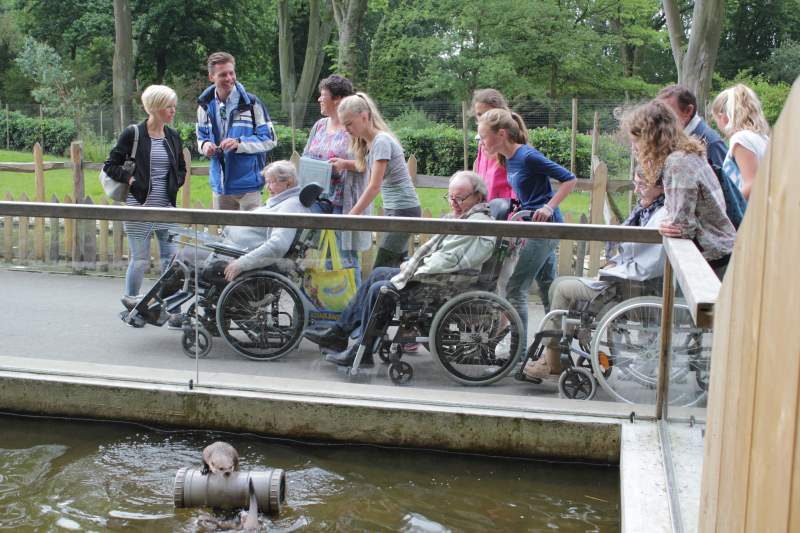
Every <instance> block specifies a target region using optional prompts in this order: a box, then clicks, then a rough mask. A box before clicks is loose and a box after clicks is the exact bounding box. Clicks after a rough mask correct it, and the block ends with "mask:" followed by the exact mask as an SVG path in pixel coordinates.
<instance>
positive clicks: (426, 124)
mask: <svg viewBox="0 0 800 533" xmlns="http://www.w3.org/2000/svg"><path fill="white" fill-rule="evenodd" d="M389 122H390V125H391V127H392V129H393V130H401V129H406V128H407V129H425V128H431V127H434V126H436V125H437V123H436V122H435V121H433V120H431V118H430V117H429V116H428V115H426V114H425V112H424V111H423V110H421V109H413V108H412V109H408V110H406V111H403V112H402V113H400V114H399V115H398V116H397V117H395V118H393V119H392V120H390V121H389Z"/></svg>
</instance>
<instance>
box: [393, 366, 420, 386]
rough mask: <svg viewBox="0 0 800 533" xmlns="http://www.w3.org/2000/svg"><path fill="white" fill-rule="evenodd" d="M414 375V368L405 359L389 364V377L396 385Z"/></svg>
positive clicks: (409, 379)
mask: <svg viewBox="0 0 800 533" xmlns="http://www.w3.org/2000/svg"><path fill="white" fill-rule="evenodd" d="M413 377H414V369H413V368H412V367H411V365H410V364H408V363H406V362H405V361H397V362H395V363H392V364H391V365H389V379H391V380H392V383H394V384H396V385H405V384H406V383H408V382H409V381H411V378H413Z"/></svg>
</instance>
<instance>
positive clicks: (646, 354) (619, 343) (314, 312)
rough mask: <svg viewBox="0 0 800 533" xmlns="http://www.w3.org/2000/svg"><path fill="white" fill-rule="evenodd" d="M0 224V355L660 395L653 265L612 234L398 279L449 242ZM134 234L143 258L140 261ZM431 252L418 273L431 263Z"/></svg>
mask: <svg viewBox="0 0 800 533" xmlns="http://www.w3.org/2000/svg"><path fill="white" fill-rule="evenodd" d="M0 215H2V213H0ZM38 220H41V219H38ZM388 220H389V222H391V219H388ZM2 222H3V230H2V232H0V237H2V240H0V251H3V252H4V255H3V265H2V268H0V285H2V287H3V289H4V293H5V294H8V295H9V297H10V298H11V299H9V300H8V301H15V302H19V303H18V304H17V305H15V306H13V307H12V306H4V309H3V311H2V314H3V315H4V316H0V323H3V324H6V325H7V326H6V327H5V328H4V329H5V330H6V332H7V334H6V342H4V350H3V355H14V356H22V357H26V358H31V359H36V358H39V359H48V358H55V359H63V360H75V361H83V362H91V363H102V364H105V365H127V366H144V367H150V368H156V369H166V370H171V371H176V372H179V373H180V376H181V379H183V378H184V377H185V378H187V379H189V378H193V379H195V381H198V378H200V379H199V381H203V374H204V373H206V372H208V373H209V375H210V374H211V373H215V374H219V373H226V374H230V375H233V376H240V377H242V382H243V383H244V382H247V380H248V379H249V378H252V377H256V376H263V377H267V378H292V379H299V380H312V381H318V382H320V383H321V384H320V389H321V390H325V385H323V384H322V383H325V384H327V383H330V382H339V383H352V384H354V385H365V384H366V385H384V386H392V387H394V386H399V385H404V386H410V387H416V388H425V389H437V390H456V391H465V392H466V391H468V392H470V393H473V394H481V395H497V394H501V395H502V394H506V395H513V396H525V397H535V398H542V399H548V398H559V397H560V398H574V399H578V400H595V401H611V402H624V403H633V404H644V405H653V404H654V402H655V398H656V383H657V373H658V360H659V358H658V356H659V342H660V341H659V339H660V335H659V332H660V327H661V316H662V301H661V297H660V294H661V288H662V279H661V278H660V277H655V278H653V279H650V280H648V281H631V280H627V281H621V280H619V279H617V280H615V279H614V278H613V275H614V272H616V273H617V274H619V270H616V271H615V270H614V269H613V268H612V269H611V270H602V267H604V266H609V265H607V263H608V262H609V260H610V259H613V256H615V255H616V254H617V253H618V252H619V248H618V245H619V243H609V242H600V241H585V240H571V241H570V240H562V241H560V242H559V241H547V240H539V242H540V244H541V243H544V244H541V246H542V248H541V250H539V251H537V252H536V253H528V252H525V251H524V246H523V247H519V246H520V244H521V241H520V240H519V239H517V238H501V239H496V238H494V237H488V236H487V237H480V236H475V237H474V240H473V241H472V242H473V244H472V245H471V246H474V247H477V248H480V247H483V248H485V250H484V251H483V252H480V253H484V255H486V256H487V257H489V259H488V260H487V261H486V262H485V263H483V264H482V266H481V267H480V268H478V267H477V266H475V265H472V267H473V268H462V267H459V268H457V269H456V270H455V271H452V272H448V273H445V274H428V275H415V276H412V277H410V278H407V277H405V276H403V275H401V274H399V270H398V267H399V266H400V264H401V263H403V262H404V261H408V259H404V258H406V257H416V256H414V253H415V252H417V251H419V250H423V251H424V250H428V248H429V247H432V249H433V250H437V249H439V248H441V247H443V246H447V245H448V244H447V243H443V242H442V239H441V238H440V237H438V236H436V235H435V234H416V233H414V234H409V233H403V232H384V233H381V232H373V231H366V230H362V231H358V230H333V229H319V228H318V229H297V230H295V229H293V228H272V229H268V228H264V227H249V226H228V227H223V226H220V225H216V226H215V225H208V224H202V225H201V224H178V223H166V222H165V223H160V222H159V223H155V225H154V223H147V222H139V223H136V224H138V225H139V227H138V228H137V225H136V224H133V225H130V223H125V222H121V221H108V220H73V219H64V218H46V219H44V222H43V223H39V222H38V221H37V220H34V219H33V218H28V219H26V217H18V216H13V217H12V216H3V217H2ZM40 226H43V228H44V231H43V233H37V232H41V230H40V229H37V228H40ZM142 227H144V230H142ZM138 230H142V231H145V237H147V236H150V242H149V245H148V244H146V243H145V244H142V242H144V241H142V238H141V237H142V235H141V234H137V233H136V232H137V231H138ZM167 232H170V233H171V234H172V235H171V237H170V242H169V243H167V245H166V246H165V249H164V251H163V253H162V252H161V251H160V249H159V246H158V243H159V240H160V239H159V237H165V235H166V234H167ZM132 234H133V235H134V238H135V239H136V240H135V241H134V248H135V249H136V250H133V251H134V252H137V250H138V253H139V254H140V256H141V257H142V258H143V259H142V260H141V261H140V262H134V266H132V263H131V262H130V255H131V252H132V248H131V238H130V235H132ZM153 236H155V238H153ZM277 242H279V243H280V246H278V245H277V244H275V243H277ZM42 243H43V246H42ZM265 243H266V244H265ZM270 243H273V244H270ZM148 246H149V247H148ZM537 246H539V245H537ZM551 246H554V247H555V248H554V253H553V254H552V255H551V254H549V250H550V249H551ZM639 246H656V247H658V246H660V245H656V244H640V245H639ZM42 247H43V248H44V251H45V252H46V253H44V254H43V255H40V254H39V253H38V251H41V249H42ZM520 249H521V250H523V251H522V252H521V253H520V252H519V250H520ZM9 250H10V251H9ZM275 250H281V252H280V253H281V254H282V256H281V257H280V258H276V257H275V253H277V252H276V251H275ZM421 253H422V252H421ZM470 253H472V252H470ZM517 254H520V257H521V259H519V258H518V256H517ZM537 254H538V255H537ZM542 254H543V255H542ZM429 255H430V254H428V255H426V256H425V257H426V259H425V260H424V261H423V260H421V261H420V263H419V265H422V270H421V271H425V270H426V269H433V270H434V271H435V269H436V268H441V266H442V265H439V266H438V267H433V268H432V267H431V264H430V263H427V262H428V257H429ZM173 256H174V257H173ZM537 257H538V259H537ZM542 257H547V258H548V259H547V261H545V262H544V263H543V264H542V263H541V261H543V259H541V258H542ZM442 258H444V259H447V256H446V254H441V255H440V256H439V257H438V258H437V260H443V259H442ZM417 259H419V257H417ZM450 259H452V256H451V257H450ZM461 259H463V257H462V258H461ZM461 259H459V260H461ZM412 261H414V259H412ZM535 261H539V263H535ZM376 265H378V266H376ZM419 265H418V266H419ZM535 265H541V267H540V266H535ZM611 266H613V265H611ZM136 268H138V269H143V270H146V274H145V278H144V279H143V280H142V281H141V284H140V285H136V284H135V285H136V286H131V282H130V281H126V273H127V272H128V271H129V270H130V269H134V270H135V269H136ZM445 270H446V268H445ZM451 270H452V269H451ZM598 270H599V272H600V274H602V275H603V276H604V277H603V278H602V279H598ZM162 271H163V273H162ZM56 272H58V273H66V274H69V275H66V276H65V275H55V273H56ZM609 273H610V275H611V276H612V277H608V276H609ZM130 277H131V276H130V275H128V278H130ZM579 278H583V279H579ZM359 287H360V288H359ZM526 289H527V290H526ZM681 302H682V300H681V297H680V295H679V296H678V298H677V299H676V300H675V305H674V308H673V313H672V314H673V334H672V335H673V337H672V350H673V351H672V355H673V356H672V366H671V369H672V370H671V372H672V373H671V376H670V403H671V404H672V405H674V406H703V405H704V402H705V388H706V387H707V374H708V355H709V354H710V338H711V334H710V332H709V331H707V330H699V329H698V328H695V327H694V326H693V325H692V323H691V316H690V314H689V313H688V311H687V309H686V307H685V306H684V305H683V304H682V303H681ZM546 305H548V306H549V310H546V308H545V307H546ZM370 309H372V310H375V312H374V313H370V312H369V310H370ZM534 360H536V361H534ZM545 362H546V365H545ZM537 367H540V368H537ZM541 367H544V370H542V368H541ZM548 371H549V372H552V375H548ZM474 385H479V386H478V387H476V386H474ZM354 390H355V389H354ZM577 405H578V404H576V408H579V407H577Z"/></svg>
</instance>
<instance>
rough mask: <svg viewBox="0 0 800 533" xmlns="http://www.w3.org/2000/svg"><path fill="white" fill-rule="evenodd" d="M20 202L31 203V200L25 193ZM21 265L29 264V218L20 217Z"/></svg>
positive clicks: (20, 197)
mask: <svg viewBox="0 0 800 533" xmlns="http://www.w3.org/2000/svg"><path fill="white" fill-rule="evenodd" d="M19 201H20V202H30V198H28V195H27V194H25V193H22V194H21V195H20V196H19ZM19 264H21V265H26V264H28V217H27V216H20V217H19Z"/></svg>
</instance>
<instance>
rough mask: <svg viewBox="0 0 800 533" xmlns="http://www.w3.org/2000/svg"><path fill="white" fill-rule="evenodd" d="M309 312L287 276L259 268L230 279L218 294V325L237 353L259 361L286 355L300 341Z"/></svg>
mask: <svg viewBox="0 0 800 533" xmlns="http://www.w3.org/2000/svg"><path fill="white" fill-rule="evenodd" d="M305 322H306V314H305V310H304V308H303V302H302V299H301V298H300V294H299V292H298V291H297V289H296V288H295V286H294V284H292V282H291V281H289V280H288V279H287V278H285V277H284V276H281V275H280V274H276V273H274V272H270V271H256V272H252V273H248V274H246V275H244V276H241V277H239V278H237V279H236V280H234V281H233V282H231V283H230V284H229V285H228V286H227V287H225V290H224V291H223V292H222V294H221V295H220V297H219V304H218V305H217V328H218V329H219V332H220V335H221V336H222V338H223V339H224V340H225V342H226V343H227V344H228V346H230V347H231V348H232V349H233V350H235V351H236V352H237V353H239V354H240V355H242V356H243V357H246V358H248V359H253V360H256V361H272V360H275V359H279V358H280V357H283V356H284V355H286V353H287V352H289V351H290V350H291V349H293V348H294V347H295V346H297V344H298V343H299V342H300V339H301V335H302V332H303V329H304V328H305Z"/></svg>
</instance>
